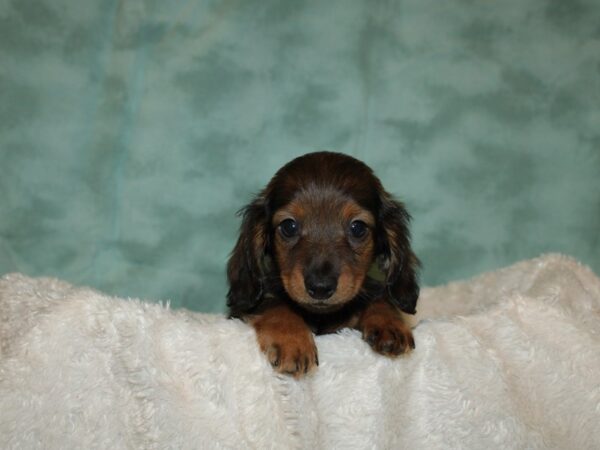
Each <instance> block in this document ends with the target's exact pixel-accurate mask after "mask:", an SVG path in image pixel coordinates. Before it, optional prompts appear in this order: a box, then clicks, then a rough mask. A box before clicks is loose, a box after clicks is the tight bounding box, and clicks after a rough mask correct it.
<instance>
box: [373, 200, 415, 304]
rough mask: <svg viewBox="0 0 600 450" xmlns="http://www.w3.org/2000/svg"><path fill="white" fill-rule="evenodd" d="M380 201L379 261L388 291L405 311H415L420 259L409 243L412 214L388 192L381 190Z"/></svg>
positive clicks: (395, 302)
mask: <svg viewBox="0 0 600 450" xmlns="http://www.w3.org/2000/svg"><path fill="white" fill-rule="evenodd" d="M380 200H381V210H380V214H379V220H380V226H379V230H378V243H377V247H376V248H377V252H378V254H377V262H378V264H379V267H380V269H381V270H382V271H383V272H384V273H385V275H386V277H385V284H386V291H387V294H388V295H389V297H390V300H391V301H392V302H393V303H394V304H396V306H398V307H399V308H400V309H401V310H402V311H404V312H405V313H408V314H415V313H416V309H415V307H416V305H417V299H418V298H419V282H418V277H417V270H418V269H419V267H420V262H419V259H418V258H417V257H416V255H415V254H414V253H413V251H412V248H411V246H410V231H409V229H408V224H409V222H410V215H409V214H408V212H407V211H406V209H405V208H404V205H403V204H402V203H400V202H398V201H396V200H394V199H393V198H392V197H391V196H390V195H389V194H388V193H387V192H385V191H383V192H382V194H381V195H380Z"/></svg>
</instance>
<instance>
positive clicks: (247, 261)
mask: <svg viewBox="0 0 600 450" xmlns="http://www.w3.org/2000/svg"><path fill="white" fill-rule="evenodd" d="M239 214H241V215H242V217H243V220H242V225H241V227H240V236H239V238H238V240H237V243H236V245H235V247H234V249H233V251H232V252H231V256H230V257H229V262H228V263H227V278H228V281H229V292H228V293H227V306H228V307H229V311H230V316H231V317H239V316H241V315H243V314H244V313H247V312H250V311H251V310H252V309H253V308H254V307H256V306H257V305H258V304H259V303H260V302H261V300H262V298H263V295H264V293H265V292H264V289H265V277H266V275H267V274H266V273H265V261H264V257H265V253H266V250H267V246H268V239H269V234H268V214H267V208H266V205H265V200H264V197H263V196H262V195H260V196H259V197H257V198H256V199H255V200H254V201H253V202H252V203H250V204H249V205H248V206H246V207H245V208H243V209H242V210H240V212H239Z"/></svg>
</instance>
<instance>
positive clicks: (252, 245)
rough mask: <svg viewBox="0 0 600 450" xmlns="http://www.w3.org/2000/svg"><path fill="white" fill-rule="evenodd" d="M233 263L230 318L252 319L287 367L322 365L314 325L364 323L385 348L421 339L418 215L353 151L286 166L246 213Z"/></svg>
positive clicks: (404, 347) (388, 351) (320, 328)
mask: <svg viewBox="0 0 600 450" xmlns="http://www.w3.org/2000/svg"><path fill="white" fill-rule="evenodd" d="M240 213H241V214H243V222H242V225H241V229H240V236H239V239H238V241H237V244H236V245H235V248H234V249H233V252H232V254H231V257H230V259H229V263H228V267H227V276H228V280H229V293H228V295H227V296H228V301H227V305H228V307H229V313H230V317H233V318H241V319H243V320H245V321H247V322H248V323H250V324H252V326H253V327H254V329H255V330H256V335H257V338H258V343H259V345H260V348H261V350H262V351H263V352H264V353H265V354H266V356H267V358H268V360H269V361H270V363H271V365H272V366H273V367H274V368H275V369H276V370H277V371H279V372H281V373H286V374H290V375H293V376H295V377H300V376H301V375H303V374H305V373H307V372H309V371H311V370H312V369H313V368H315V366H318V365H319V360H318V356H317V348H316V346H315V343H314V339H313V333H316V334H321V333H331V332H335V331H337V330H339V329H341V328H343V327H351V328H356V329H358V330H360V331H361V332H362V336H363V339H364V340H365V341H366V342H368V343H369V345H370V346H371V347H372V348H373V350H374V351H376V352H377V353H381V354H383V355H388V356H397V355H399V354H401V353H405V352H408V351H410V349H412V348H414V347H415V344H414V340H413V337H412V334H411V331H410V328H409V327H408V326H407V325H406V324H405V323H404V321H403V319H402V315H401V311H403V312H405V313H409V314H414V313H415V306H416V303H417V298H418V296H419V286H418V282H417V275H416V271H417V269H418V267H419V260H418V259H417V257H416V256H415V254H414V253H413V251H412V249H411V246H410V234H409V230H408V222H409V219H410V216H409V215H408V213H407V212H406V210H405V209H404V206H403V205H402V203H400V202H398V201H396V200H394V199H393V198H392V197H391V195H390V194H388V193H387V192H386V191H385V190H384V189H383V187H382V185H381V182H380V181H379V179H378V178H377V177H376V176H375V175H374V174H373V172H372V170H371V169H370V168H369V167H368V166H366V165H365V164H364V163H362V162H361V161H359V160H357V159H355V158H352V157H351V156H347V155H343V154H340V153H332V152H317V153H309V154H306V155H304V156H301V157H299V158H296V159H294V160H293V161H291V162H289V163H288V164H286V165H285V166H283V167H282V168H281V169H280V170H279V171H278V172H277V173H276V174H275V176H274V177H273V179H271V181H270V182H269V184H268V185H267V187H266V188H265V189H264V190H263V191H262V192H261V193H260V194H259V195H258V196H257V197H256V198H255V199H254V201H252V203H250V204H249V205H248V206H246V207H245V208H244V209H242V211H240Z"/></svg>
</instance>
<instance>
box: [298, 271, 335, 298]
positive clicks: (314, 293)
mask: <svg viewBox="0 0 600 450" xmlns="http://www.w3.org/2000/svg"><path fill="white" fill-rule="evenodd" d="M304 286H305V287H306V292H308V295H310V296H311V297H312V298H314V299H315V300H325V299H327V298H329V297H331V296H332V295H333V293H334V292H335V290H336V288H337V278H336V277H334V276H327V277H318V276H315V275H313V274H310V275H307V276H306V277H304Z"/></svg>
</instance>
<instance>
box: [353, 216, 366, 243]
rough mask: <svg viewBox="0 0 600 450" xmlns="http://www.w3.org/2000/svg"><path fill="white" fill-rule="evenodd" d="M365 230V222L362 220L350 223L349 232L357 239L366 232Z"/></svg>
mask: <svg viewBox="0 0 600 450" xmlns="http://www.w3.org/2000/svg"><path fill="white" fill-rule="evenodd" d="M367 230H368V228H367V224H366V223H364V222H363V221H362V220H355V221H354V222H352V223H351V224H350V234H352V236H353V237H355V238H357V239H360V238H362V237H364V236H365V235H366V234H367Z"/></svg>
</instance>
